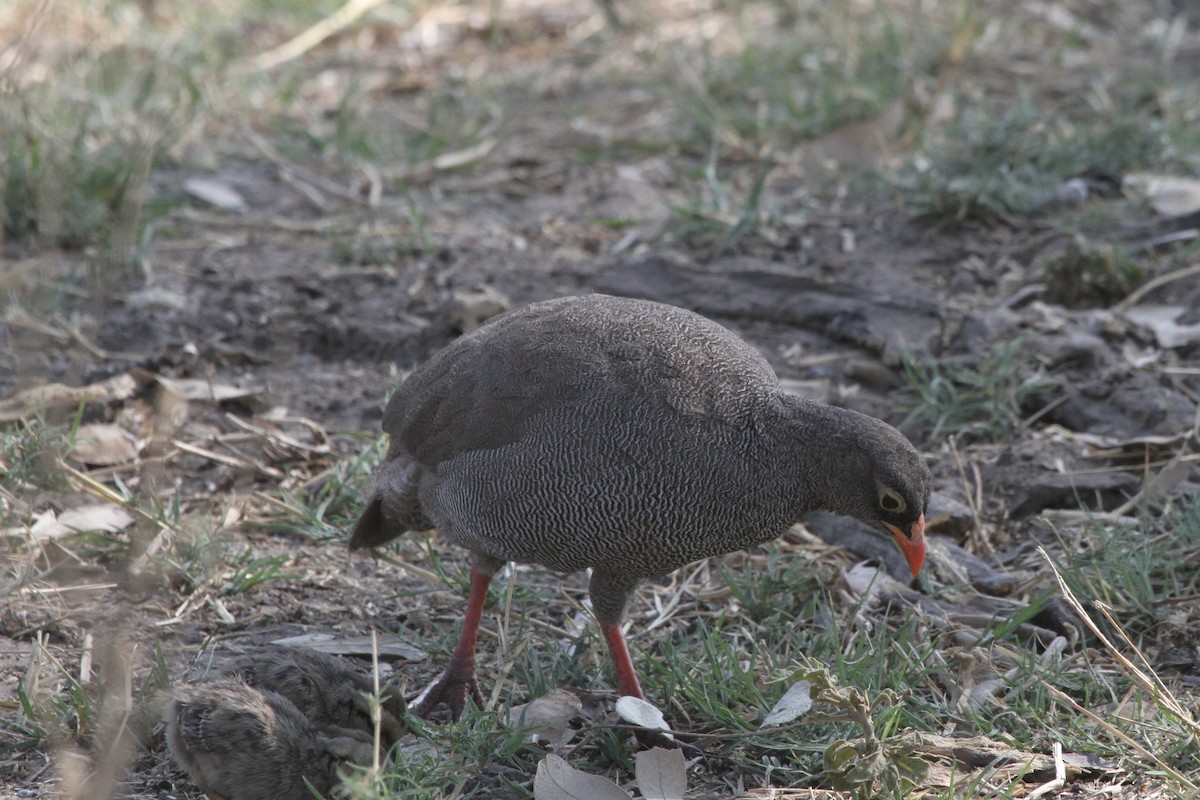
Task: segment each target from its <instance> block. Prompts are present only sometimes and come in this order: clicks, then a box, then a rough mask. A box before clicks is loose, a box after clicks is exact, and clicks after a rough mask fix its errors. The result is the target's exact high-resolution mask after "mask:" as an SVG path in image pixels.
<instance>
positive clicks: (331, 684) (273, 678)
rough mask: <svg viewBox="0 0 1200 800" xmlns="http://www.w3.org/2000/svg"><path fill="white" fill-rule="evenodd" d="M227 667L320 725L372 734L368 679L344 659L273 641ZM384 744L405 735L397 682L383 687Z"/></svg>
mask: <svg viewBox="0 0 1200 800" xmlns="http://www.w3.org/2000/svg"><path fill="white" fill-rule="evenodd" d="M226 672H227V673H228V674H230V675H236V676H238V677H240V678H241V679H242V680H244V681H245V682H246V683H247V684H249V685H250V686H253V687H255V688H258V689H267V690H270V691H273V692H277V693H278V694H281V695H283V696H284V697H286V698H287V699H288V700H290V701H292V704H293V705H295V706H296V708H298V709H299V710H300V713H302V714H303V715H304V716H305V717H307V718H308V720H309V722H311V723H313V724H314V725H315V726H317V727H318V728H332V727H336V728H347V729H350V730H356V731H361V732H363V733H366V734H369V735H371V736H374V732H375V723H374V721H373V719H372V716H371V704H370V700H369V699H368V696H369V695H372V694H374V691H375V687H374V683H373V682H372V681H371V679H370V678H369V677H368V676H366V675H364V674H362V673H361V672H359V671H358V670H356V669H354V667H352V666H351V665H349V664H347V663H346V662H345V660H344V659H341V658H338V657H337V656H332V655H329V654H327V653H320V652H317V651H316V650H311V649H308V648H304V647H279V646H271V647H266V648H263V649H262V650H258V651H255V652H253V653H247V654H245V655H242V656H238V657H237V658H236V659H234V660H233V662H232V663H231V664H230V665H229V667H228V668H227V670H226ZM381 699H382V701H383V702H382V703H381V708H380V733H381V737H380V738H381V739H382V742H383V745H384V747H391V746H392V745H393V744H395V742H396V741H397V740H399V739H400V737H401V736H403V735H404V732H405V727H404V722H403V720H404V710H405V703H404V696H403V695H401V694H400V692H399V690H398V689H397V688H396V687H395V686H384V687H383V688H382V692H381Z"/></svg>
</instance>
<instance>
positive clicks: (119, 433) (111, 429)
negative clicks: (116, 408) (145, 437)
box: [67, 423, 141, 467]
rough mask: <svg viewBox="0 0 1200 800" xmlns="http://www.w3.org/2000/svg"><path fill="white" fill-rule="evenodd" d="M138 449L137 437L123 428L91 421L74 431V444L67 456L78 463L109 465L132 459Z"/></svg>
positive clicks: (125, 462) (135, 456)
mask: <svg viewBox="0 0 1200 800" xmlns="http://www.w3.org/2000/svg"><path fill="white" fill-rule="evenodd" d="M140 449H141V448H140V447H138V440H137V437H136V436H134V435H133V434H132V433H130V432H129V431H127V430H125V429H124V428H122V427H119V426H117V425H109V424H105V423H93V424H89V425H80V426H79V429H78V430H77V431H76V432H75V446H74V447H72V448H71V452H70V453H68V454H67V458H69V459H71V460H72V461H75V462H78V463H80V464H92V465H94V466H100V467H110V466H112V465H113V464H127V463H129V462H130V461H133V460H134V459H135V458H137V455H138V451H139V450H140Z"/></svg>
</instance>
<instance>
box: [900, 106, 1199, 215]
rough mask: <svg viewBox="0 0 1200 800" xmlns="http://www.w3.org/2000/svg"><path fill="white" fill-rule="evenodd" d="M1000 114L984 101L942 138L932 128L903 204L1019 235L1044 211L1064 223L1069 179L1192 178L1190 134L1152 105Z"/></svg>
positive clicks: (904, 177)
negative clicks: (1144, 174)
mask: <svg viewBox="0 0 1200 800" xmlns="http://www.w3.org/2000/svg"><path fill="white" fill-rule="evenodd" d="M996 105H998V103H992V102H989V101H988V98H986V97H985V98H981V99H980V100H978V101H976V102H971V103H969V104H967V105H966V107H965V108H964V109H963V111H962V113H961V114H960V115H959V116H958V117H956V118H955V119H954V120H953V121H952V122H951V123H950V124H948V125H947V126H945V127H944V128H942V129H938V128H930V129H929V130H928V131H927V132H926V134H925V141H924V143H923V144H922V146H921V148H920V150H919V151H918V153H917V154H916V155H915V156H913V157H912V158H910V159H908V160H907V161H906V162H904V164H903V165H902V166H901V167H900V168H899V169H898V170H897V171H896V172H895V173H894V175H893V176H892V181H893V183H894V185H895V186H896V188H897V189H898V190H899V193H900V196H901V198H902V202H903V203H904V204H905V206H906V207H907V208H909V209H910V210H911V211H912V212H914V213H915V214H916V215H917V216H918V217H920V218H921V219H922V221H924V222H926V223H928V224H931V225H933V226H935V227H956V226H961V225H964V224H969V223H975V224H985V225H996V224H1009V225H1013V224H1016V223H1017V221H1018V220H1019V219H1020V218H1022V217H1027V216H1029V215H1032V214H1034V213H1035V212H1038V211H1041V210H1043V209H1047V208H1048V209H1050V210H1051V211H1052V212H1054V213H1058V214H1062V213H1064V212H1063V211H1062V210H1061V206H1062V205H1063V204H1061V203H1059V202H1058V201H1057V200H1056V196H1057V195H1056V193H1057V192H1058V189H1059V187H1060V185H1061V184H1062V183H1063V182H1064V181H1066V180H1067V179H1069V178H1076V177H1082V176H1101V177H1102V176H1118V177H1119V176H1121V175H1123V174H1124V173H1125V172H1127V171H1131V170H1138V169H1149V168H1154V169H1159V170H1172V169H1177V168H1180V167H1184V168H1186V163H1185V162H1183V160H1182V159H1181V158H1180V156H1181V155H1182V154H1183V153H1186V152H1188V150H1187V148H1188V147H1190V146H1191V145H1192V144H1193V143H1194V135H1195V134H1194V132H1193V131H1188V132H1186V133H1184V132H1176V133H1175V134H1172V133H1171V128H1170V126H1169V125H1168V124H1167V123H1165V122H1164V121H1163V120H1162V115H1161V110H1160V109H1157V108H1155V105H1154V103H1153V101H1152V99H1151V98H1130V99H1129V100H1128V102H1127V104H1126V105H1125V106H1123V107H1118V108H1115V109H1114V108H1103V109H1101V108H1087V109H1082V110H1077V113H1076V115H1075V116H1068V115H1067V114H1065V113H1064V108H1063V107H1062V106H1061V105H1056V104H1053V103H1052V102H1050V101H1048V100H1039V99H1037V98H1034V97H1030V96H1023V97H1021V98H1020V99H1019V100H1018V101H1017V102H1016V104H1014V105H1011V106H1008V107H1007V110H1004V111H1001V112H999V113H997V112H996V108H995V106H996ZM1005 105H1007V104H1004V105H1001V107H1002V108H1003V107H1004V106H1005ZM1189 136H1191V137H1193V138H1192V140H1191V141H1190V142H1189V140H1188V137H1189ZM1066 205H1067V206H1068V210H1069V204H1066ZM1110 213H1120V211H1119V209H1118V210H1114V211H1112V212H1110Z"/></svg>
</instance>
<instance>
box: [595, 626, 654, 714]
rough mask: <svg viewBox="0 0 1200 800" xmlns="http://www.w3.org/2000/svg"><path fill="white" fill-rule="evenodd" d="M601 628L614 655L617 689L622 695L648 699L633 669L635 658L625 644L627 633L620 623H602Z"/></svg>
mask: <svg viewBox="0 0 1200 800" xmlns="http://www.w3.org/2000/svg"><path fill="white" fill-rule="evenodd" d="M600 630H601V632H603V633H604V638H605V640H606V641H607V642H608V652H609V653H610V654H611V655H612V661H613V670H614V671H616V673H617V691H619V692H620V693H621V694H622V695H630V696H632V697H638V698H641V699H642V700H645V699H646V695H644V694H642V686H641V684H639V683H638V679H637V673H636V672H634V669H633V660H632V659H631V658H630V657H629V648H628V647H626V646H625V634H624V633H622V632H621V626H620V625H619V624H617V625H614V624H611V623H607V622H602V623H600Z"/></svg>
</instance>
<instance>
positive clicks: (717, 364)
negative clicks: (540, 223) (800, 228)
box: [350, 295, 930, 717]
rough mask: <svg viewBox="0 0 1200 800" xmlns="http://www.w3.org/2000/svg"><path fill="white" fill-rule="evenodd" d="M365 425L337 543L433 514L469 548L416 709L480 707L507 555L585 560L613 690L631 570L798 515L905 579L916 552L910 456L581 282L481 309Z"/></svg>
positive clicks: (875, 430)
mask: <svg viewBox="0 0 1200 800" xmlns="http://www.w3.org/2000/svg"><path fill="white" fill-rule="evenodd" d="M383 429H384V431H386V432H387V433H388V434H389V435H390V447H389V450H388V453H387V457H386V459H385V461H384V463H383V465H382V466H381V468H380V470H379V474H378V476H377V484H376V487H375V491H374V493H373V494H372V495H371V497H370V499H369V501H368V503H367V506H366V508H365V510H364V511H363V513H362V516H361V517H360V518H359V520H358V523H357V525H356V526H355V528H354V532H353V534H352V535H351V538H350V547H351V548H361V547H374V546H377V545H381V544H383V543H385V542H388V541H390V540H391V539H394V538H395V537H397V536H400V535H401V534H403V533H405V532H406V531H423V530H428V529H431V528H435V527H436V528H437V529H438V531H439V533H440V536H442V537H443V538H445V539H446V540H448V541H450V542H453V543H455V544H457V545H460V546H462V547H465V548H467V550H468V551H470V554H471V582H470V591H469V596H468V599H467V611H466V616H465V619H464V623H463V629H462V635H461V637H460V638H459V641H458V645H457V646H456V648H455V650H454V652H453V654H452V656H451V658H450V662H449V665H448V666H447V667H446V670H445V671H444V672H443V673H442V674H441V675H440V676H439V677H438V678H437V679H436V680H435V681H434V682H433V683H432V684H430V686H429V687H428V688H427V689H426V690H425V692H424V693H423V695H422V696H421V697H420V699H419V701H418V702H417V704H416V705H415V706H414V707H413V711H414V712H415V713H417V714H419V715H421V716H424V715H426V714H427V713H428V712H429V711H430V710H432V709H433V708H434V707H435V706H436V705H437V704H438V703H440V702H445V703H446V704H447V705H448V706H449V707H450V711H451V714H452V715H453V716H454V717H458V716H459V715H460V714H461V712H462V710H463V708H464V706H465V703H466V698H467V697H468V696H471V697H472V698H473V699H474V700H475V702H476V703H477V704H480V705H482V701H481V698H480V693H479V689H478V685H477V683H476V679H475V640H476V634H477V631H478V627H479V621H480V618H481V617H482V614H483V605H484V600H485V598H486V595H487V588H488V584H489V582H490V580H491V576H492V575H493V574H495V572H496V571H497V570H498V569H500V567H501V566H503V565H504V564H505V563H506V562H508V561H516V562H520V563H533V564H541V565H543V566H546V567H549V568H550V569H553V570H557V571H559V572H576V571H579V570H583V569H588V568H590V569H591V570H592V576H591V581H590V584H589V587H588V591H589V594H590V595H591V599H592V607H593V610H594V613H595V615H596V618H597V621H598V622H599V624H600V629H601V631H602V632H603V634H604V638H605V640H606V641H607V643H608V647H609V651H610V653H611V655H612V659H613V664H614V669H615V673H616V678H617V688H618V691H619V692H620V693H621V694H622V695H632V696H634V697H644V695H643V694H642V690H641V687H640V685H639V683H638V679H637V675H636V673H635V671H634V668H633V663H632V661H631V660H630V657H629V652H628V649H627V647H626V643H625V637H624V634H623V633H622V631H621V621H622V619H623V617H624V614H625V608H626V605H627V604H628V602H629V598H630V595H631V594H632V593H633V591H634V589H635V588H636V587H637V586H638V584H639V583H640V582H641V581H642V580H644V579H645V578H649V577H653V576H659V575H664V574H666V573H669V572H671V571H673V570H675V569H678V568H679V567H681V566H684V565H685V564H688V563H689V562H692V561H696V560H698V559H701V558H705V557H707V556H714V555H718V554H721V553H729V552H732V551H735V550H740V549H743V548H746V547H750V546H753V545H757V544H761V543H764V542H768V541H771V540H772V539H775V538H777V537H778V536H779V535H780V534H782V533H783V532H784V531H786V530H787V529H788V528H789V527H790V526H791V525H793V524H794V523H795V522H797V521H798V520H799V519H800V518H801V517H803V516H804V515H805V514H806V513H808V512H810V511H815V510H818V509H823V510H828V511H833V512H836V513H840V514H846V515H849V516H852V517H855V518H857V519H859V520H862V521H863V522H865V523H867V524H868V525H870V526H871V527H872V528H874V529H875V530H877V531H879V532H880V533H881V534H884V535H888V536H892V537H894V539H895V541H896V543H897V544H898V545H899V546H900V549H901V550H902V552H903V553H904V555H905V556H906V558H907V560H908V563H909V565H910V567H911V569H912V572H913V575H914V576H915V575H916V573H917V571H918V570H919V569H920V567H921V564H922V562H923V560H924V557H925V544H924V529H925V514H924V512H925V507H926V504H927V501H928V498H929V483H930V475H929V469H928V468H927V467H926V465H925V463H924V461H923V460H922V459H921V456H920V454H919V453H918V452H917V450H916V449H915V448H914V447H913V446H912V444H911V443H910V442H909V441H908V440H907V439H906V438H905V437H904V436H903V434H901V433H900V432H899V431H897V430H896V429H895V428H893V427H891V426H890V425H888V424H886V423H884V422H882V421H880V420H878V419H875V418H873V417H868V416H865V415H863V414H859V413H857V412H854V411H849V410H846V409H843V408H837V407H834V406H829V405H825V404H823V403H818V402H813V401H811V400H806V399H802V398H799V397H796V396H793V395H790V394H787V393H785V392H784V391H783V390H782V389H781V388H780V385H779V380H778V377H777V376H776V375H775V372H774V370H772V369H771V366H770V365H769V364H768V363H767V361H766V360H765V359H764V358H763V357H762V356H761V355H760V354H759V353H758V352H757V351H756V350H755V349H754V348H752V347H750V346H749V345H748V344H746V343H745V342H743V341H742V340H741V339H739V338H738V337H737V336H735V335H734V334H733V333H731V332H729V331H728V330H726V329H725V328H723V327H721V326H720V325H718V324H716V323H715V322H712V321H711V320H708V319H706V318H704V317H702V316H699V315H697V314H694V313H692V312H690V311H685V310H683V309H680V308H675V307H673V306H668V305H663V304H660V303H651V302H646V301H642V300H631V299H626V298H619V297H610V296H606V295H591V296H585V297H567V298H561V299H558V300H550V301H547V302H543V303H535V304H533V305H529V306H526V307H524V308H520V309H516V310H514V311H510V312H508V313H505V314H502V315H500V316H498V317H494V318H493V319H491V320H489V321H488V322H487V323H486V324H484V325H482V326H480V327H479V328H476V329H475V330H473V331H471V332H470V333H468V334H466V335H464V336H462V337H460V338H459V339H457V340H456V341H454V342H453V343H452V344H450V345H449V346H448V347H446V348H445V349H444V350H442V351H441V352H439V353H438V354H437V355H435V356H434V357H433V358H431V359H430V360H429V361H428V362H426V363H425V364H424V365H422V366H421V367H420V368H418V369H417V370H416V371H415V372H413V373H412V375H410V376H409V377H408V379H407V380H405V381H404V383H403V384H402V385H401V386H400V388H399V389H397V390H396V392H395V394H394V395H393V396H392V398H391V400H390V401H389V402H388V405H387V408H386V410H385V411H384V415H383Z"/></svg>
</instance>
